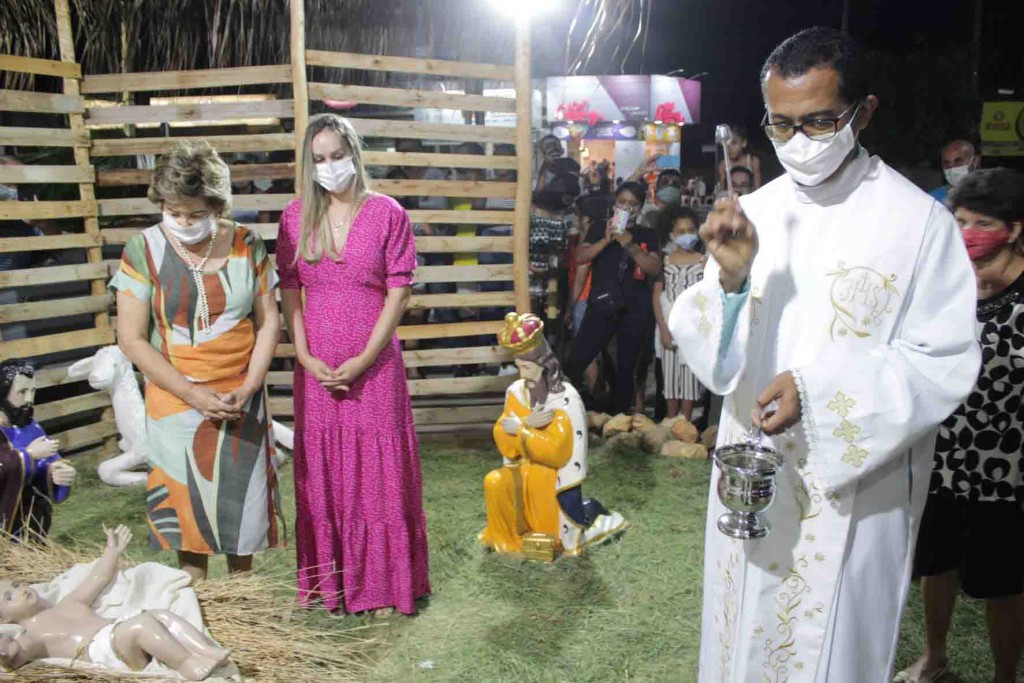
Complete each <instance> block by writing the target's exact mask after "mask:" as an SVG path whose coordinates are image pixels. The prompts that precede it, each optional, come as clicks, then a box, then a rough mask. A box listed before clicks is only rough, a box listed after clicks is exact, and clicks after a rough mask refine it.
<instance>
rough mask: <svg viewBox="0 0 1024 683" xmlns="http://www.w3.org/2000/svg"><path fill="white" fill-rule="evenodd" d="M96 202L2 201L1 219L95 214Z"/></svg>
mask: <svg viewBox="0 0 1024 683" xmlns="http://www.w3.org/2000/svg"><path fill="white" fill-rule="evenodd" d="M95 215H96V202H89V201H80V202H0V220H4V221H10V220H16V221H20V220H26V219H27V220H37V219H40V218H81V217H82V216H95Z"/></svg>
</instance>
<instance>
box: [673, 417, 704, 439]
mask: <svg viewBox="0 0 1024 683" xmlns="http://www.w3.org/2000/svg"><path fill="white" fill-rule="evenodd" d="M699 436H700V431H698V430H697V428H696V427H695V426H693V423H692V422H690V421H689V420H687V419H686V418H684V417H681V418H679V419H677V420H676V421H675V422H673V423H672V437H673V438H675V439H679V440H680V441H684V442H686V443H697V438H698V437H699Z"/></svg>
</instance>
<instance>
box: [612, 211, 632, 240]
mask: <svg viewBox="0 0 1024 683" xmlns="http://www.w3.org/2000/svg"><path fill="white" fill-rule="evenodd" d="M629 217H630V212H629V210H628V209H619V208H616V209H615V213H613V214H612V230H614V231H615V232H617V233H620V234H621V233H624V232H626V226H628V225H629Z"/></svg>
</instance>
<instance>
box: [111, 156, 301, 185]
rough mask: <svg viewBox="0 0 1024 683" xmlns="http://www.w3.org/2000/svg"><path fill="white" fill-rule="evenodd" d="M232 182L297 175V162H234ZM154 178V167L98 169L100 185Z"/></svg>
mask: <svg viewBox="0 0 1024 683" xmlns="http://www.w3.org/2000/svg"><path fill="white" fill-rule="evenodd" d="M229 169H230V170H231V180H232V182H245V181H247V180H259V179H268V180H279V179H284V178H288V179H291V178H294V177H295V164H293V163H291V162H288V163H282V164H234V165H232V166H229ZM152 179H153V170H152V169H136V168H119V169H110V170H98V171H96V184H97V185H99V186H100V187H130V186H132V185H149V183H150V182H151V181H152Z"/></svg>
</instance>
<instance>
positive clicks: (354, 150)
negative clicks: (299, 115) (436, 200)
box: [295, 114, 370, 263]
mask: <svg viewBox="0 0 1024 683" xmlns="http://www.w3.org/2000/svg"><path fill="white" fill-rule="evenodd" d="M325 130H332V131H334V132H335V133H337V134H338V137H339V138H340V139H341V140H342V141H343V142H344V143H345V144H346V145H348V149H349V152H350V153H351V154H352V166H353V167H354V168H355V171H356V177H355V179H354V180H353V189H354V191H355V196H354V198H353V200H354V203H355V206H356V208H358V206H359V203H360V202H361V201H362V200H363V199H364V198H365V197H366V195H367V194H368V193H369V184H370V183H369V179H368V177H367V175H366V167H365V166H363V153H362V148H361V146H360V141H359V135H358V134H357V133H356V129H355V128H353V127H352V124H351V123H350V122H349V121H348V119H345V118H342V117H341V116H338V115H337V114H317V115H316V116H313V117H311V118H310V119H309V125H308V126H307V127H306V134H305V135H304V136H303V137H302V159H301V161H300V162H299V185H300V186H301V190H300V193H299V198H300V199H301V200H302V227H301V230H300V231H299V244H298V248H297V249H296V250H295V260H296V261H298V259H299V258H300V257H301V258H302V259H303V260H304V261H307V262H310V263H316V262H317V261H319V260H320V259H322V258H323V257H324V255H327V256H330V257H331V258H334V259H336V258H338V253H337V250H336V249H335V248H334V237H333V235H332V234H331V226H330V225H329V223H328V221H327V220H326V218H327V203H328V196H327V190H325V189H324V188H322V187H321V186H320V184H319V183H318V182H316V164H315V163H313V138H314V137H316V136H317V135H319V134H320V133H322V132H324V131H325Z"/></svg>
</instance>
